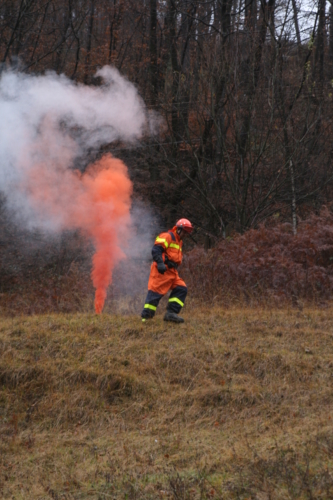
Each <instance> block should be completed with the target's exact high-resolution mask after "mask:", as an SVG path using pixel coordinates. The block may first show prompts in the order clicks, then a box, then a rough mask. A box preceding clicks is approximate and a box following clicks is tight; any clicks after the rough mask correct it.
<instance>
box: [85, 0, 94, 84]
mask: <svg viewBox="0 0 333 500" xmlns="http://www.w3.org/2000/svg"><path fill="white" fill-rule="evenodd" d="M94 14H95V0H91V4H90V17H89V24H88V34H87V48H86V50H87V53H86V60H85V65H84V78H83V81H84V83H88V81H89V76H90V75H89V73H90V59H91V40H92V32H93V27H94Z"/></svg>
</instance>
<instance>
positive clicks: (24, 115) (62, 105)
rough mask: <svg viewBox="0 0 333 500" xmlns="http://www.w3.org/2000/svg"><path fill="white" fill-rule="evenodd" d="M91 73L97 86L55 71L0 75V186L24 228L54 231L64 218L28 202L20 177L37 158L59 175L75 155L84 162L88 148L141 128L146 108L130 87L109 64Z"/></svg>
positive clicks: (135, 134) (131, 138) (128, 137)
mask: <svg viewBox="0 0 333 500" xmlns="http://www.w3.org/2000/svg"><path fill="white" fill-rule="evenodd" d="M96 76H98V77H101V78H102V80H103V84H102V85H101V86H86V85H83V84H78V83H75V82H73V81H71V80H69V79H68V78H67V77H65V76H64V75H57V74H55V73H47V74H46V75H42V76H37V75H27V74H22V73H19V72H14V71H5V72H3V73H2V75H1V79H0V189H1V190H2V191H3V192H4V194H5V195H6V198H7V203H8V205H9V207H10V208H11V209H14V210H15V212H16V214H17V217H18V218H19V219H20V220H21V222H23V221H24V224H25V225H26V226H27V227H30V228H36V227H37V228H42V229H44V230H45V229H48V230H57V229H59V227H60V226H61V217H63V215H62V214H61V213H59V215H58V218H57V215H56V214H54V215H53V217H50V215H47V216H46V214H42V213H40V212H38V211H36V210H35V209H34V207H33V206H32V205H31V203H30V201H29V196H28V193H25V190H24V181H25V176H26V175H27V174H28V173H29V171H30V169H31V168H32V167H33V166H34V165H35V164H36V163H43V164H45V168H48V169H53V170H57V171H58V172H59V173H60V174H61V172H64V171H65V170H67V169H69V168H72V167H73V166H74V164H75V165H76V166H77V159H78V158H79V159H81V160H82V164H83V165H82V166H85V165H84V161H85V155H86V153H87V151H88V150H89V149H91V148H98V147H100V146H101V145H103V144H108V143H110V142H112V141H115V140H122V141H127V142H132V143H133V142H135V141H137V140H138V139H139V138H140V137H141V135H142V133H143V130H144V128H145V127H146V116H147V115H146V110H145V107H144V104H143V101H142V99H141V98H140V96H139V94H138V92H137V89H136V88H135V86H134V85H133V84H131V83H130V82H129V81H128V80H126V79H125V78H124V77H123V76H121V75H120V73H119V72H118V71H117V70H116V69H115V68H111V67H108V66H105V67H104V68H102V69H101V70H99V71H98V72H97V74H96ZM59 218H60V219H59Z"/></svg>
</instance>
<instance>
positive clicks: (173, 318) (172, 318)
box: [163, 311, 184, 323]
mask: <svg viewBox="0 0 333 500" xmlns="http://www.w3.org/2000/svg"><path fill="white" fill-rule="evenodd" d="M163 319H164V321H173V322H174V323H184V319H183V318H181V317H180V316H178V314H176V313H174V312H172V311H167V312H166V313H165V315H164V318H163Z"/></svg>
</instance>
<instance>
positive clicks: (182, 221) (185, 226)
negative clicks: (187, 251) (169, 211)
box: [176, 219, 193, 233]
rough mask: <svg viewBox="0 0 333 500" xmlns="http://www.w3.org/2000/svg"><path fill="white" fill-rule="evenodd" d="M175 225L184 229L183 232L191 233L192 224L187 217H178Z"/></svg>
mask: <svg viewBox="0 0 333 500" xmlns="http://www.w3.org/2000/svg"><path fill="white" fill-rule="evenodd" d="M176 227H179V228H180V229H182V230H183V231H185V233H192V231H193V226H192V224H191V223H190V221H189V220H188V219H179V221H177V222H176Z"/></svg>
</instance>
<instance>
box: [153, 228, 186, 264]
mask: <svg viewBox="0 0 333 500" xmlns="http://www.w3.org/2000/svg"><path fill="white" fill-rule="evenodd" d="M156 246H159V247H160V246H161V247H162V252H163V253H162V258H163V260H164V261H165V257H167V259H169V260H171V261H172V262H174V263H175V264H177V265H178V266H179V265H180V264H181V262H182V259H183V242H182V240H181V239H180V238H179V236H178V234H177V228H176V226H175V227H173V228H172V229H170V231H168V232H166V233H161V234H159V235H158V236H157V238H156V240H155V244H154V247H153V256H154V248H155V247H156Z"/></svg>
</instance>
